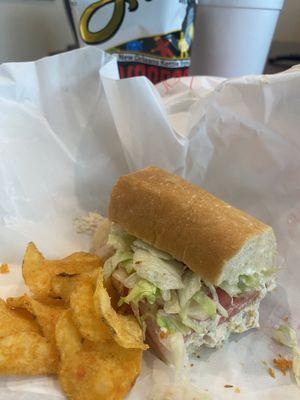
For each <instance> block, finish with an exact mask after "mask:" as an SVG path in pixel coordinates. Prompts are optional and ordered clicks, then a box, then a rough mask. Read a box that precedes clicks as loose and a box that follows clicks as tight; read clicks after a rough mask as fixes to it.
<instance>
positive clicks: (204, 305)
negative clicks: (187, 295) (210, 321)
mask: <svg viewBox="0 0 300 400" xmlns="http://www.w3.org/2000/svg"><path fill="white" fill-rule="evenodd" d="M193 299H194V300H195V301H196V302H197V303H198V307H200V309H201V311H202V312H203V313H204V314H206V315H207V316H208V317H209V318H214V317H215V316H216V315H217V306H216V303H215V302H214V301H213V300H212V299H211V298H210V297H208V296H207V295H206V294H205V293H203V292H202V291H199V292H197V293H196V294H195V295H194V297H193Z"/></svg>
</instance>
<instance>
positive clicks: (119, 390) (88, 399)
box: [56, 311, 142, 400]
mask: <svg viewBox="0 0 300 400" xmlns="http://www.w3.org/2000/svg"><path fill="white" fill-rule="evenodd" d="M56 338H57V339H56V340H57V345H58V348H59V351H60V352H61V366H60V370H59V380H60V383H61V386H62V388H63V390H64V392H65V393H66V395H67V396H68V397H69V398H70V399H72V400H108V399H110V400H121V399H123V398H124V397H125V396H126V394H127V393H128V392H129V390H130V389H131V387H132V386H133V384H134V382H135V380H136V378H137V376H138V375H139V373H140V369H141V357H142V351H141V350H127V349H124V348H122V347H120V346H119V345H118V344H117V343H115V342H114V341H113V340H112V341H111V342H106V343H99V342H97V343H96V342H90V341H89V340H84V341H80V336H79V332H78V331H77V330H76V327H75V325H74V323H73V321H72V318H71V314H70V313H69V312H68V311H67V312H65V313H64V314H63V316H62V317H61V319H60V320H59V322H58V324H57V326H56ZM66 342H67V343H66Z"/></svg>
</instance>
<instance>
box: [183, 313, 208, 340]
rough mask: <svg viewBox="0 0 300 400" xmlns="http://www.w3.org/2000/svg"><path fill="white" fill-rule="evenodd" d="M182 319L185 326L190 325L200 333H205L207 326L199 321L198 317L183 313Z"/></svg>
mask: <svg viewBox="0 0 300 400" xmlns="http://www.w3.org/2000/svg"><path fill="white" fill-rule="evenodd" d="M181 321H182V323H183V324H184V325H185V326H188V327H189V328H191V329H192V330H193V331H195V332H197V333H199V334H200V335H204V333H205V327H204V325H203V324H201V322H200V323H199V321H197V320H196V319H193V318H190V317H188V316H187V315H186V314H183V315H181Z"/></svg>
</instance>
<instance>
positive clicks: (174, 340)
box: [163, 332, 188, 375]
mask: <svg viewBox="0 0 300 400" xmlns="http://www.w3.org/2000/svg"><path fill="white" fill-rule="evenodd" d="M163 344H164V345H165V346H166V347H167V349H168V350H169V352H170V353H169V360H168V361H169V363H170V364H172V365H173V366H174V367H175V373H176V374H177V375H178V374H179V372H180V371H181V370H182V369H183V368H184V366H185V365H187V363H188V356H187V352H186V347H185V344H184V338H183V334H182V333H181V332H174V333H172V334H171V335H168V336H167V337H166V339H164V341H163Z"/></svg>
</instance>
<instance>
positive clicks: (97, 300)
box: [94, 270, 148, 349]
mask: <svg viewBox="0 0 300 400" xmlns="http://www.w3.org/2000/svg"><path fill="white" fill-rule="evenodd" d="M94 305H95V309H96V312H97V315H98V317H99V319H100V320H102V321H103V322H104V323H105V324H106V325H107V326H108V327H109V328H110V330H111V332H112V335H113V338H114V339H115V341H116V342H117V343H118V344H119V345H120V346H122V347H124V348H126V349H147V348H148V346H147V345H146V344H144V343H143V334H142V330H141V327H140V325H139V324H138V322H137V320H136V319H135V317H134V316H133V315H121V314H118V313H117V312H116V311H115V310H114V309H113V308H112V306H111V301H110V297H109V295H108V293H107V291H106V289H105V288H104V286H103V271H102V270H99V274H98V280H97V286H96V291H95V293H94Z"/></svg>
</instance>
